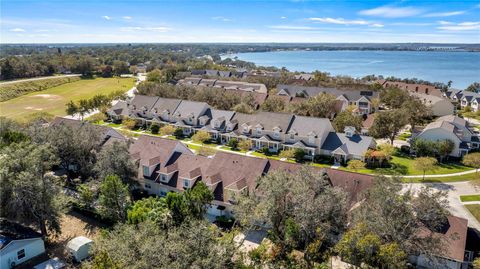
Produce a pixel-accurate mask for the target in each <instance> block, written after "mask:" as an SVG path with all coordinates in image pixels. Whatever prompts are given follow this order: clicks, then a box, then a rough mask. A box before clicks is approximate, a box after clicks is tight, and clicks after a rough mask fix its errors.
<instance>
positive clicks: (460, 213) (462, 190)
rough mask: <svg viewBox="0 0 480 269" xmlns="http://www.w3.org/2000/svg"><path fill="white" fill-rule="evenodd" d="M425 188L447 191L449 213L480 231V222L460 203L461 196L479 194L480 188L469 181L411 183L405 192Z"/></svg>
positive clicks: (405, 188) (405, 185)
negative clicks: (466, 221)
mask: <svg viewBox="0 0 480 269" xmlns="http://www.w3.org/2000/svg"><path fill="white" fill-rule="evenodd" d="M423 186H430V187H432V188H434V189H436V190H441V191H446V192H447V195H448V196H447V199H448V202H449V203H450V208H449V211H450V213H452V215H454V216H457V217H461V218H465V219H467V220H468V226H470V227H472V228H475V229H477V231H480V222H478V220H477V219H476V218H475V217H474V216H473V215H472V214H471V213H470V211H468V209H466V208H465V207H464V206H463V204H462V202H461V201H460V196H461V195H471V194H479V193H480V188H476V187H474V186H472V185H471V184H470V183H469V182H468V181H463V182H452V183H409V184H404V190H407V189H411V190H412V191H414V192H416V191H418V190H420V188H422V187H423Z"/></svg>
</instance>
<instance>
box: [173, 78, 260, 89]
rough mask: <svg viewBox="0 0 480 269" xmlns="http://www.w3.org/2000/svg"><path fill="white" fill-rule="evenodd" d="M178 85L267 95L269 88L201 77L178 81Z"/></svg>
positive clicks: (242, 82)
mask: <svg viewBox="0 0 480 269" xmlns="http://www.w3.org/2000/svg"><path fill="white" fill-rule="evenodd" d="M178 85H185V86H203V87H213V88H220V89H226V90H236V91H246V92H256V93H267V92H268V90H267V87H266V86H265V85H264V84H261V83H250V82H244V81H230V80H217V79H206V78H199V77H187V78H184V79H181V80H179V81H178Z"/></svg>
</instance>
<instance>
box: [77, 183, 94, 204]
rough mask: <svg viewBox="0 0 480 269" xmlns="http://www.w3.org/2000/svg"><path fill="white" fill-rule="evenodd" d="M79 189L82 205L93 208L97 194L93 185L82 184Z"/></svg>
mask: <svg viewBox="0 0 480 269" xmlns="http://www.w3.org/2000/svg"><path fill="white" fill-rule="evenodd" d="M77 190H78V194H79V196H80V202H81V203H82V206H83V207H84V208H88V209H91V208H92V207H93V202H95V195H94V193H93V191H92V189H91V187H90V186H89V185H87V184H81V185H79V186H78V188H77Z"/></svg>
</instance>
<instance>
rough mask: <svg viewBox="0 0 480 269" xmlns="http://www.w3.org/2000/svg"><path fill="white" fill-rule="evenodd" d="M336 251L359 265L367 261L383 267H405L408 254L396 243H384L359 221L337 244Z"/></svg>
mask: <svg viewBox="0 0 480 269" xmlns="http://www.w3.org/2000/svg"><path fill="white" fill-rule="evenodd" d="M335 251H336V252H337V253H338V254H339V256H340V257H342V258H343V259H344V260H346V261H348V262H349V263H352V264H354V265H357V266H361V264H362V263H366V264H368V265H369V266H374V267H378V268H382V266H385V265H387V264H388V268H405V267H406V263H407V254H406V253H405V252H404V251H403V250H401V249H400V247H399V245H398V244H396V243H383V242H382V239H381V238H380V237H379V236H378V235H376V234H375V233H373V232H370V231H369V230H368V227H367V226H366V225H365V224H363V223H359V224H357V225H356V226H354V227H353V228H352V229H351V230H349V231H348V232H346V233H345V234H344V235H343V237H342V239H341V240H340V241H339V242H338V244H337V245H336V246H335Z"/></svg>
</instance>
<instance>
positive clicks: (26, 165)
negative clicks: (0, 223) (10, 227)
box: [0, 142, 65, 238]
mask: <svg viewBox="0 0 480 269" xmlns="http://www.w3.org/2000/svg"><path fill="white" fill-rule="evenodd" d="M0 156H1V157H0V162H1V163H2V169H0V186H2V187H1V188H0V215H1V216H2V217H6V218H8V219H10V220H17V221H19V222H22V223H25V224H28V225H33V226H35V227H37V228H38V229H40V231H41V233H42V236H43V237H44V238H45V237H47V236H48V234H49V232H53V233H58V232H60V216H61V212H62V210H63V207H64V202H65V201H64V199H63V196H62V193H61V192H60V188H59V187H58V185H57V182H56V179H55V178H54V177H53V176H52V175H50V174H48V173H47V172H49V171H50V169H51V168H52V166H53V165H55V164H58V159H57V158H56V157H55V154H54V150H53V149H52V148H51V146H50V145H48V144H44V145H37V144H34V143H31V142H21V143H18V144H16V143H14V144H12V145H10V146H8V147H5V148H3V149H2V150H1V151H0Z"/></svg>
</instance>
